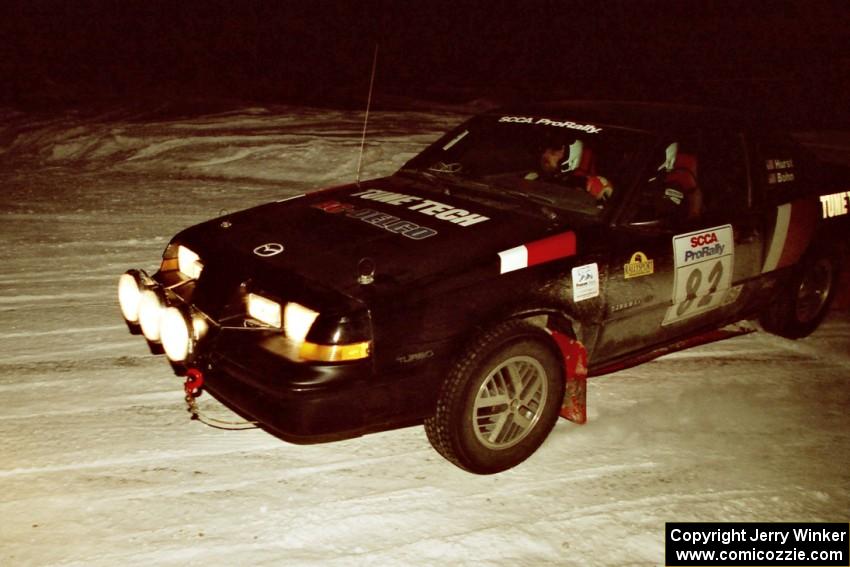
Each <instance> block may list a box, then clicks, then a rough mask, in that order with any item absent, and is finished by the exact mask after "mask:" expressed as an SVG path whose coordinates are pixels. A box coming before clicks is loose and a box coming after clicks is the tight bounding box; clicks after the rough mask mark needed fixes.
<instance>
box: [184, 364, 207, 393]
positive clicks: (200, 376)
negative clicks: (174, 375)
mask: <svg viewBox="0 0 850 567" xmlns="http://www.w3.org/2000/svg"><path fill="white" fill-rule="evenodd" d="M183 390H184V391H185V392H186V397H187V398H197V397H198V396H200V395H201V394H203V393H204V373H203V372H201V371H200V370H199V369H197V368H190V369H189V370H187V371H186V382H184V383H183Z"/></svg>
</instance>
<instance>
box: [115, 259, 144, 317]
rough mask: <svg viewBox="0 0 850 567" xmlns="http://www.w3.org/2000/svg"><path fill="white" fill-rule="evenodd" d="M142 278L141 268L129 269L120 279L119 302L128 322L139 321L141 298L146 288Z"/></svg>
mask: <svg viewBox="0 0 850 567" xmlns="http://www.w3.org/2000/svg"><path fill="white" fill-rule="evenodd" d="M142 278H143V276H142V273H141V272H140V271H139V270H128V271H126V272H124V273H123V274H121V277H120V278H119V279H118V304H119V305H120V306H121V314H122V315H123V316H124V319H125V320H126V321H127V322H128V323H138V322H139V300H140V299H141V295H142V289H143V288H144V285H143V284H142Z"/></svg>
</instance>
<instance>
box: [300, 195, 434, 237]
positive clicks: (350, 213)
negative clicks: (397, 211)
mask: <svg viewBox="0 0 850 567" xmlns="http://www.w3.org/2000/svg"><path fill="white" fill-rule="evenodd" d="M312 206H313V208H314V209H319V210H321V211H324V212H326V213H331V214H340V213H343V214H345V216H347V217H349V218H353V219H357V220H360V221H363V222H365V223H369V224H371V225H374V226H376V227H378V228H382V229H384V230H386V231H388V232H392V233H395V234H400V235H402V236H405V237H407V238H410V239H411V240H423V239H425V238H430V237H431V236H434V235H435V234H437V231H436V230H434V229H433V228H428V227H427V226H421V225H418V224H416V223H413V222H409V221H406V220H402V219H400V218H398V217H396V216H393V215H391V214H388V213H382V212H380V211H376V210H373V209H361V208H357V207H355V206H354V205H352V204H351V203H340V202H339V201H323V202H321V203H316V204H315V205H312Z"/></svg>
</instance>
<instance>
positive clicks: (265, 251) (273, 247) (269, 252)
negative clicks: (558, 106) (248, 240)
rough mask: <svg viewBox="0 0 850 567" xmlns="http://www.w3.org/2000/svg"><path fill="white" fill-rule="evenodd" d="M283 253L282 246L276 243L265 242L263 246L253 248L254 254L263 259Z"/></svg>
mask: <svg viewBox="0 0 850 567" xmlns="http://www.w3.org/2000/svg"><path fill="white" fill-rule="evenodd" d="M281 252H283V244H280V243H278V242H267V243H265V244H260V245H259V246H257V247H256V248H254V254H256V255H257V256H262V257H263V258H268V257H269V256H277V255H278V254H280V253H281Z"/></svg>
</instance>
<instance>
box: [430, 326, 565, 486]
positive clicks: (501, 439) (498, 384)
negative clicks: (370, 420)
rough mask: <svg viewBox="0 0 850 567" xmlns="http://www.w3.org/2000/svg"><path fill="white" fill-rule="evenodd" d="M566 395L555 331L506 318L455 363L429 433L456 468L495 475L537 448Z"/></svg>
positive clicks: (444, 384)
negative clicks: (553, 342)
mask: <svg viewBox="0 0 850 567" xmlns="http://www.w3.org/2000/svg"><path fill="white" fill-rule="evenodd" d="M563 398H564V376H563V370H562V366H561V365H560V364H559V361H558V357H557V355H556V351H554V350H553V346H552V343H551V339H550V338H549V335H548V334H547V333H546V332H545V331H544V330H542V329H540V328H537V327H535V326H533V325H531V324H529V323H526V322H523V321H507V322H505V323H502V324H500V325H497V326H496V327H494V328H493V329H492V330H490V331H489V332H487V333H484V334H482V335H481V336H479V337H478V338H477V339H476V340H475V341H473V343H472V345H471V346H470V348H468V349H467V351H466V352H465V353H464V355H463V356H461V357H460V359H459V360H458V361H457V362H456V363H455V365H454V367H453V368H452V369H451V371H450V372H449V375H448V377H447V378H446V380H445V382H444V383H443V386H442V389H441V391H440V395H439V398H438V402H437V409H436V413H435V414H434V415H433V416H432V417H429V418H428V419H426V420H425V431H426V433H427V434H428V439H429V441H430V442H431V444H432V445H433V446H434V448H435V449H436V450H437V451H438V452H439V453H440V454H441V455H443V456H444V457H445V458H446V459H448V460H449V461H451V462H452V463H454V464H455V465H457V466H459V467H461V468H463V469H465V470H468V471H470V472H474V473H478V474H492V473H497V472H500V471H503V470H506V469H509V468H511V467H514V466H516V465H518V464H519V463H521V462H523V461H524V460H525V459H527V458H528V457H529V456H531V454H532V453H534V451H536V450H537V448H538V447H539V446H540V444H541V443H543V441H544V439H546V436H547V435H548V434H549V432H550V431H551V429H552V427H553V426H554V425H555V422H556V421H557V419H558V411H559V408H560V407H561V404H562V402H563Z"/></svg>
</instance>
